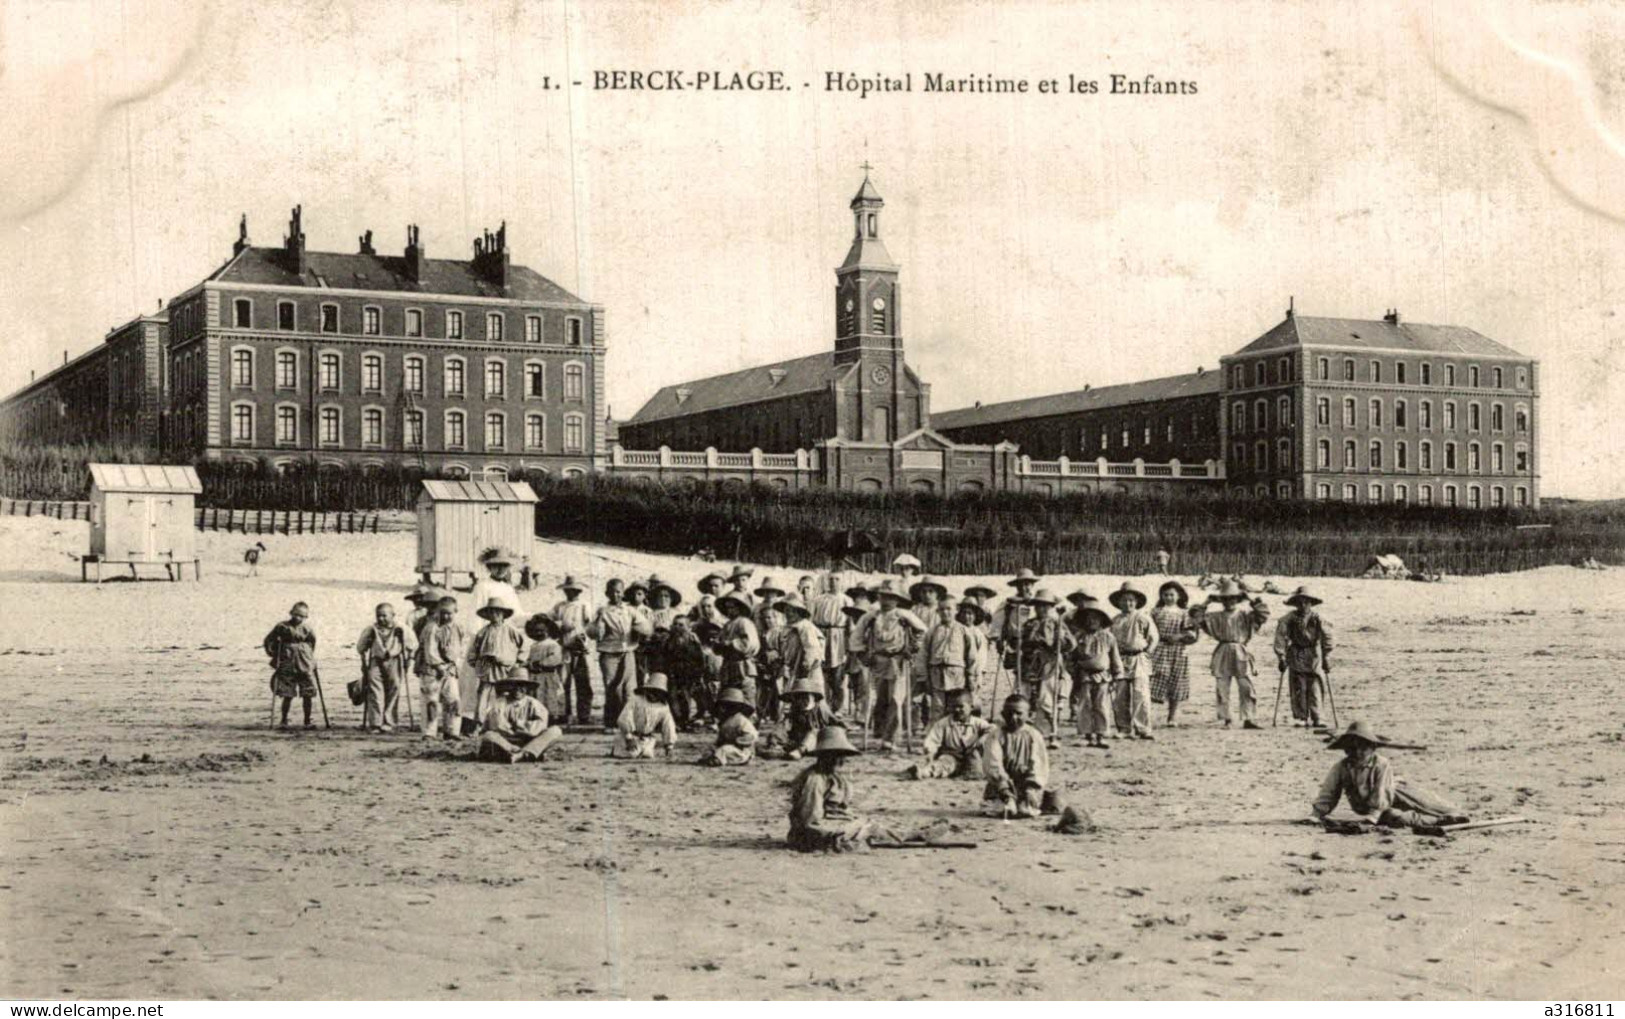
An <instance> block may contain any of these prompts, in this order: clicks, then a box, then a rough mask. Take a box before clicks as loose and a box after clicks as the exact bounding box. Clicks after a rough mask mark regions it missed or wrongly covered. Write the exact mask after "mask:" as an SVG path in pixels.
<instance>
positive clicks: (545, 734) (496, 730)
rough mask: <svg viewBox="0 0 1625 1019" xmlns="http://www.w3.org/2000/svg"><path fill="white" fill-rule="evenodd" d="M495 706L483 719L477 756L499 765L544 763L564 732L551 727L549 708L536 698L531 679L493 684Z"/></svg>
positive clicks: (522, 677) (512, 678)
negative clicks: (549, 749) (551, 748)
mask: <svg viewBox="0 0 1625 1019" xmlns="http://www.w3.org/2000/svg"><path fill="white" fill-rule="evenodd" d="M492 688H493V690H494V696H493V699H492V702H491V706H490V707H489V708H488V709H486V712H485V714H484V715H482V716H480V730H481V731H480V743H479V749H478V750H477V751H476V753H475V756H476V757H478V758H479V759H480V760H482V761H491V762H494V763H498V764H519V763H522V762H526V761H540V760H542V759H543V758H544V757H545V756H546V755H547V751H548V748H550V747H552V746H553V744H554V743H557V742H558V741H559V737H561V736H563V735H564V731H563V730H562V729H560V728H559V727H558V726H556V725H553V724H551V722H552V719H551V718H550V717H549V715H548V712H547V706H546V705H544V704H543V703H542V702H541V701H539V700H537V699H536V697H535V693H536V682H535V681H534V680H532V679H531V678H530V677H529V676H525V675H519V674H515V675H512V676H504V677H502V678H501V679H498V680H496V681H495V682H494V683H493V684H492Z"/></svg>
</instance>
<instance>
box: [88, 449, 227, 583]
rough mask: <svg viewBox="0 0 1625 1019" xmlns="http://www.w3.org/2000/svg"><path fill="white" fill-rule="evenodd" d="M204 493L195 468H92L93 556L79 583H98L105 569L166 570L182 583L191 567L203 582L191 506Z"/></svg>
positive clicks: (169, 576)
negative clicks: (91, 578) (92, 577)
mask: <svg viewBox="0 0 1625 1019" xmlns="http://www.w3.org/2000/svg"><path fill="white" fill-rule="evenodd" d="M202 491H203V485H202V483H201V482H199V481H198V477H197V471H196V470H195V469H193V468H191V467H176V466H168V465H162V464H91V465H90V503H91V514H90V554H89V555H87V556H85V557H84V558H83V559H81V560H80V561H79V577H80V579H81V580H88V579H89V575H90V572H91V568H92V567H94V568H95V573H96V582H97V583H100V582H101V580H102V569H103V567H104V566H108V565H114V566H128V567H129V568H130V576H131V577H139V576H140V573H139V572H138V571H137V567H139V566H146V565H150V566H162V567H163V568H164V572H165V575H166V576H167V577H168V578H169V579H170V580H179V579H180V577H181V574H182V573H183V572H184V571H185V567H186V564H187V563H191V564H192V576H193V577H194V579H195V578H197V577H199V576H201V573H202V566H201V564H200V563H199V561H198V556H197V526H196V522H195V520H194V519H193V504H194V501H195V500H196V498H197V496H198V495H199V494H200V493H201V492H202Z"/></svg>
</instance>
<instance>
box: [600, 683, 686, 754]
mask: <svg viewBox="0 0 1625 1019" xmlns="http://www.w3.org/2000/svg"><path fill="white" fill-rule="evenodd" d="M666 700H667V684H666V675H665V673H662V672H651V673H649V675H648V676H647V677H646V678H645V679H644V680H643V683H642V684H641V685H639V687H638V688H637V690H636V691H634V692H633V694H632V696H631V697H629V698H627V700H626V707H624V708H622V709H621V717H620V718H619V719H617V720H616V723H615V724H616V728H617V729H618V730H619V735H617V736H616V738H615V745H614V747H613V748H611V751H610V755H611V756H613V757H632V758H637V757H650V758H652V757H654V755H655V743H656V742H662V743H664V744H665V747H666V756H667V757H670V756H671V751H672V748H673V747H675V746H676V745H677V723H676V721H674V720H673V719H672V717H671V708H670V707H668V706H667V704H666Z"/></svg>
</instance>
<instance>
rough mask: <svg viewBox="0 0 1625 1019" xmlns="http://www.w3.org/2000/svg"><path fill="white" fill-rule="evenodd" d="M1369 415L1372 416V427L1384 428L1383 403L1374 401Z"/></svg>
mask: <svg viewBox="0 0 1625 1019" xmlns="http://www.w3.org/2000/svg"><path fill="white" fill-rule="evenodd" d="M1368 413H1369V414H1370V415H1371V427H1372V428H1381V427H1382V401H1381V400H1372V401H1371V406H1370V408H1369V411H1368Z"/></svg>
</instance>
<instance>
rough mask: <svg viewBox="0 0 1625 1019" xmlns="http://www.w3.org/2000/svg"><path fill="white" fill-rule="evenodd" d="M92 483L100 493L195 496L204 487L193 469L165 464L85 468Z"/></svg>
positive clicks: (97, 465)
mask: <svg viewBox="0 0 1625 1019" xmlns="http://www.w3.org/2000/svg"><path fill="white" fill-rule="evenodd" d="M86 466H88V467H89V468H90V480H91V482H92V483H93V484H94V485H95V486H96V487H97V488H99V489H101V490H102V491H103V492H152V493H156V494H159V495H165V494H171V495H198V494H201V493H202V491H203V483H202V482H200V481H199V480H198V476H197V469H196V468H194V467H185V466H172V465H166V464H87V465H86Z"/></svg>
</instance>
